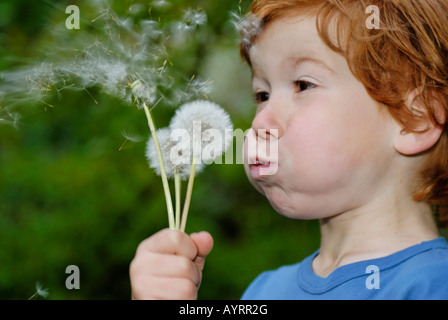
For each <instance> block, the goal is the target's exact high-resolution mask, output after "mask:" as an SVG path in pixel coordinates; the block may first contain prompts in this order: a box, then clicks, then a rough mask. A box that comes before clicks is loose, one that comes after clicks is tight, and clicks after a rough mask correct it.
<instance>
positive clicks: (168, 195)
mask: <svg viewBox="0 0 448 320" xmlns="http://www.w3.org/2000/svg"><path fill="white" fill-rule="evenodd" d="M142 106H143V109H144V110H145V113H146V118H147V119H148V126H149V129H150V130H151V135H152V138H153V141H154V145H155V147H156V152H157V158H158V160H159V166H160V177H161V178H162V184H163V190H164V192H165V200H166V208H167V210H168V222H169V227H170V229H175V228H176V224H175V221H174V209H173V202H172V200H171V192H170V186H169V184H168V178H167V176H166V171H165V165H164V162H163V158H162V153H161V151H160V144H159V139H158V138H157V133H156V132H157V130H156V126H155V124H154V120H153V118H152V115H151V112H150V110H149V108H148V106H147V105H146V103H145V102H142Z"/></svg>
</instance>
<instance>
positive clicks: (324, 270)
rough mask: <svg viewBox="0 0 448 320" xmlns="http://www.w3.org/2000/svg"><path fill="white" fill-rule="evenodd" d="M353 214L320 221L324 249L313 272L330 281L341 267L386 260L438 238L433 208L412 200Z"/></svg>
mask: <svg viewBox="0 0 448 320" xmlns="http://www.w3.org/2000/svg"><path fill="white" fill-rule="evenodd" d="M386 208H387V207H386V206H381V207H378V206H377V207H376V208H375V206H374V207H370V208H369V209H368V210H365V208H364V210H353V211H350V212H346V213H343V214H340V215H338V216H335V217H332V218H327V219H323V220H321V248H320V252H319V255H318V256H317V257H316V258H315V259H314V261H313V269H314V272H315V273H316V274H317V275H319V276H321V277H327V276H328V275H329V274H330V273H331V272H333V271H334V270H335V269H337V268H338V267H341V266H343V265H347V264H351V263H354V262H358V261H363V260H369V259H376V258H380V257H385V256H388V255H390V254H393V253H395V252H398V251H400V250H403V249H406V248H408V247H411V246H413V245H416V244H419V243H421V242H423V241H429V240H434V239H436V238H438V237H439V233H438V230H437V227H436V225H435V222H434V219H433V217H432V213H431V208H430V207H429V205H427V204H424V203H417V202H415V201H413V200H412V199H406V200H401V201H398V202H394V205H392V206H389V209H386Z"/></svg>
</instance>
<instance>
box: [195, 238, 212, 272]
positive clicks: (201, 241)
mask: <svg viewBox="0 0 448 320" xmlns="http://www.w3.org/2000/svg"><path fill="white" fill-rule="evenodd" d="M191 239H193V241H194V243H195V244H196V248H197V257H196V259H195V260H194V262H195V264H196V266H197V267H198V269H199V271H202V270H203V269H204V264H205V257H206V256H207V255H208V254H209V253H210V252H211V251H212V249H213V238H212V236H211V235H210V233H208V232H199V233H193V234H192V235H191Z"/></svg>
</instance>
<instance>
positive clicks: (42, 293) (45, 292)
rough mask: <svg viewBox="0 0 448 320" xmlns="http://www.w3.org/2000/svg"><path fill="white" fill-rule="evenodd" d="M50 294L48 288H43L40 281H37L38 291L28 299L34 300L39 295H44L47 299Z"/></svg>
mask: <svg viewBox="0 0 448 320" xmlns="http://www.w3.org/2000/svg"><path fill="white" fill-rule="evenodd" d="M48 295H49V292H48V289H43V288H42V285H41V284H40V283H39V282H36V292H35V293H34V294H33V295H32V296H31V297H29V298H28V300H34V299H36V298H37V297H42V298H44V299H46V298H47V297H48Z"/></svg>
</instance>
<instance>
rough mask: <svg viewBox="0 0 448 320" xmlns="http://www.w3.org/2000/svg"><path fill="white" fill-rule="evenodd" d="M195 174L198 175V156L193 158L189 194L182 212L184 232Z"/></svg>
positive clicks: (183, 230)
mask: <svg viewBox="0 0 448 320" xmlns="http://www.w3.org/2000/svg"><path fill="white" fill-rule="evenodd" d="M195 174H196V156H195V157H193V163H192V164H191V170H190V178H189V179H188V187H187V194H186V196H185V203H184V210H183V212H182V224H181V227H180V230H181V231H182V232H185V227H186V225H187V218H188V211H189V209H190V201H191V195H192V193H193V184H194V177H195Z"/></svg>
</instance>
